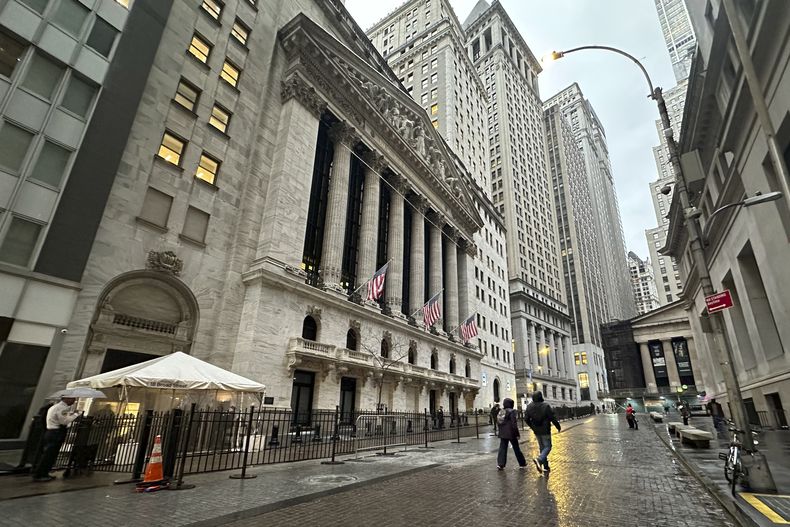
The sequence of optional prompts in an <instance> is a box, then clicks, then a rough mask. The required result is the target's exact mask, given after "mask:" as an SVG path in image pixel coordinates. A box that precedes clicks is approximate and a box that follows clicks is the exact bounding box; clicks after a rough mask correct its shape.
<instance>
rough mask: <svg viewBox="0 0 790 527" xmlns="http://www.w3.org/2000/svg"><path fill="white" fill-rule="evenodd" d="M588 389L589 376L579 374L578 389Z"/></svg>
mask: <svg viewBox="0 0 790 527" xmlns="http://www.w3.org/2000/svg"><path fill="white" fill-rule="evenodd" d="M589 387H590V376H589V375H587V374H586V373H584V372H582V373H580V374H579V388H589Z"/></svg>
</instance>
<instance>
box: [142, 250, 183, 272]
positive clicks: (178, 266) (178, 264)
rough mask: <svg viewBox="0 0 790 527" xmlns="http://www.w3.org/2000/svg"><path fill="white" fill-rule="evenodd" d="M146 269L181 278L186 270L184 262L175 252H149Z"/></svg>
mask: <svg viewBox="0 0 790 527" xmlns="http://www.w3.org/2000/svg"><path fill="white" fill-rule="evenodd" d="M145 268H146V269H150V270H152V271H162V272H163V273H169V274H172V275H173V276H179V275H180V274H181V270H182V269H183V268H184V262H183V260H181V258H179V257H178V256H176V253H174V252H173V251H162V252H160V251H153V250H151V251H148V259H147V260H146V262H145Z"/></svg>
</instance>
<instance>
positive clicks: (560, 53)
mask: <svg viewBox="0 0 790 527" xmlns="http://www.w3.org/2000/svg"><path fill="white" fill-rule="evenodd" d="M585 49H603V50H606V51H612V52H614V53H617V54H619V55H622V56H624V57H626V58H628V59H630V60H631V61H632V62H633V63H634V64H636V65H637V66H639V69H640V70H642V73H643V74H644V76H645V80H647V85H648V86H649V87H650V95H649V97H653V92H654V89H653V81H651V80H650V75H648V74H647V70H646V69H645V67H644V66H642V63H641V62H639V61H638V60H637V59H636V57H634V56H633V55H631V54H630V53H626V52H625V51H623V50H622V49H617V48H613V47H611V46H579V47H578V48H572V49H568V50H565V51H553V52H552V53H551V56H552V58H553V59H555V60H556V59H559V58H562V57H564V56H565V55H567V54H568V53H573V52H575V51H582V50H585Z"/></svg>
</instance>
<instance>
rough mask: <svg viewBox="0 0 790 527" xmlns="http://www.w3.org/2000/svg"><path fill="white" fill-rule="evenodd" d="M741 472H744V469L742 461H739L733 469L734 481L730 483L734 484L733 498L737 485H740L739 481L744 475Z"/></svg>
mask: <svg viewBox="0 0 790 527" xmlns="http://www.w3.org/2000/svg"><path fill="white" fill-rule="evenodd" d="M741 470H742V469H741V462H740V461H738V462H737V463H735V465H734V466H733V467H732V481H730V483H732V495H733V496H735V489H736V487H737V485H738V479H739V478H740V477H741V475H742V474H743V473H742V472H741Z"/></svg>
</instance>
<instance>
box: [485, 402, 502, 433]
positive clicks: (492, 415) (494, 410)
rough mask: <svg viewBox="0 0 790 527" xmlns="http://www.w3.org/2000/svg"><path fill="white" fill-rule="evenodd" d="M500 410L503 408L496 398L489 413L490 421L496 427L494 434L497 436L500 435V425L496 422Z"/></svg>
mask: <svg viewBox="0 0 790 527" xmlns="http://www.w3.org/2000/svg"><path fill="white" fill-rule="evenodd" d="M499 410H501V408H500V406H499V400H498V399H495V400H494V406H492V407H491V412H489V414H488V419H489V422H490V423H491V425H493V427H494V435H495V436H498V435H499V427H498V426H497V422H496V420H497V416H498V415H499Z"/></svg>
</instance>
